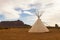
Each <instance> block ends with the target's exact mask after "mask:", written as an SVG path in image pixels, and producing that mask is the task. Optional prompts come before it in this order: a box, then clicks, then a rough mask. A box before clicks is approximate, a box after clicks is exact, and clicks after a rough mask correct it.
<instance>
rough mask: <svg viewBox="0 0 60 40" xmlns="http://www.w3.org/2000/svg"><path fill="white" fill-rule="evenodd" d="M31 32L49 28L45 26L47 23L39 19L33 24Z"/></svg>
mask: <svg viewBox="0 0 60 40" xmlns="http://www.w3.org/2000/svg"><path fill="white" fill-rule="evenodd" d="M29 32H41V33H42V32H49V30H48V29H47V27H45V25H44V24H43V23H42V21H41V19H38V20H37V21H36V22H35V23H34V25H33V26H32V28H31V29H30V30H29Z"/></svg>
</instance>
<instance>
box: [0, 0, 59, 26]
mask: <svg viewBox="0 0 60 40" xmlns="http://www.w3.org/2000/svg"><path fill="white" fill-rule="evenodd" d="M35 8H36V9H38V10H39V13H41V12H42V11H43V15H42V16H41V18H40V19H41V21H42V22H43V23H44V24H45V25H48V26H54V25H55V24H58V25H59V26H60V0H0V22H1V21H16V20H22V21H23V22H24V23H25V24H29V25H33V24H34V22H35V21H36V20H37V17H36V15H35V10H36V9H35Z"/></svg>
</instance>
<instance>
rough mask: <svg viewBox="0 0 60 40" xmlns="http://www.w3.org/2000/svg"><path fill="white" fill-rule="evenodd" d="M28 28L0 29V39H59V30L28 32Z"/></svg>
mask: <svg viewBox="0 0 60 40" xmlns="http://www.w3.org/2000/svg"><path fill="white" fill-rule="evenodd" d="M29 29H30V28H10V29H1V30H0V40H60V30H58V29H56V28H52V29H49V30H50V32H48V33H29V32H28V30H29Z"/></svg>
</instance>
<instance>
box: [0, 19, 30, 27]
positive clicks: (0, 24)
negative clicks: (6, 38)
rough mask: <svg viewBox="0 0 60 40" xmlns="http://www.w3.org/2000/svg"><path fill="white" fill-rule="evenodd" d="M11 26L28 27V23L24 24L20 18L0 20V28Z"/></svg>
mask: <svg viewBox="0 0 60 40" xmlns="http://www.w3.org/2000/svg"><path fill="white" fill-rule="evenodd" d="M11 27H30V25H27V24H24V22H23V21H21V20H17V21H2V22H0V28H11Z"/></svg>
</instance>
